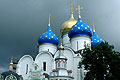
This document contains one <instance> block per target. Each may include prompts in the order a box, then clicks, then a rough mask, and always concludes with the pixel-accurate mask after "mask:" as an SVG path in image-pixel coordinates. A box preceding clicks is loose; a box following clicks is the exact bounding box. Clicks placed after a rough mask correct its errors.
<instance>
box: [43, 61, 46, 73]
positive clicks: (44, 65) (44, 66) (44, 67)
mask: <svg viewBox="0 0 120 80" xmlns="http://www.w3.org/2000/svg"><path fill="white" fill-rule="evenodd" d="M43 70H44V71H46V62H43Z"/></svg>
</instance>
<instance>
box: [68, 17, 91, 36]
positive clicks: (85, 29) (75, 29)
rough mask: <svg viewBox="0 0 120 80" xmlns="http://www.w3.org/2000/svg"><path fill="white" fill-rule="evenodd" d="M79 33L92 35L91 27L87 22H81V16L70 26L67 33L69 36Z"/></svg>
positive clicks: (78, 34)
mask: <svg viewBox="0 0 120 80" xmlns="http://www.w3.org/2000/svg"><path fill="white" fill-rule="evenodd" d="M80 35H85V36H89V37H91V36H92V30H91V28H90V27H89V26H88V25H87V24H85V23H83V22H82V19H81V18H79V19H78V22H77V23H76V24H75V25H73V26H72V28H71V29H70V31H69V33H68V36H69V37H70V38H72V37H75V36H80Z"/></svg>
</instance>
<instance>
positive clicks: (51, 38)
mask: <svg viewBox="0 0 120 80" xmlns="http://www.w3.org/2000/svg"><path fill="white" fill-rule="evenodd" d="M38 43H39V44H44V43H51V44H54V45H58V44H59V38H58V37H57V36H56V35H55V34H54V33H53V32H52V30H51V27H50V26H48V29H47V31H46V32H44V33H43V34H41V35H40V37H39V38H38Z"/></svg>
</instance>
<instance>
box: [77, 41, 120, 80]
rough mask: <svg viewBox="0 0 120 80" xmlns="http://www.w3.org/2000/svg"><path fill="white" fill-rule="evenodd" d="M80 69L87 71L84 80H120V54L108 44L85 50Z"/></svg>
mask: <svg viewBox="0 0 120 80" xmlns="http://www.w3.org/2000/svg"><path fill="white" fill-rule="evenodd" d="M81 55H82V61H81V62H80V63H79V65H80V67H81V66H83V65H84V69H85V70H86V71H87V73H86V75H85V79H84V80H119V79H120V53H119V52H116V51H114V46H112V45H109V44H108V43H107V42H104V43H103V42H102V43H100V44H96V45H95V46H93V47H92V48H91V49H89V48H85V49H84V50H83V53H82V54H81Z"/></svg>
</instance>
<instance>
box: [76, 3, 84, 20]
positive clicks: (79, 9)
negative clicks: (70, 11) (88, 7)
mask: <svg viewBox="0 0 120 80" xmlns="http://www.w3.org/2000/svg"><path fill="white" fill-rule="evenodd" d="M82 9H83V7H80V5H78V8H76V10H78V14H79V18H81V16H80V11H81V10H82Z"/></svg>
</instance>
